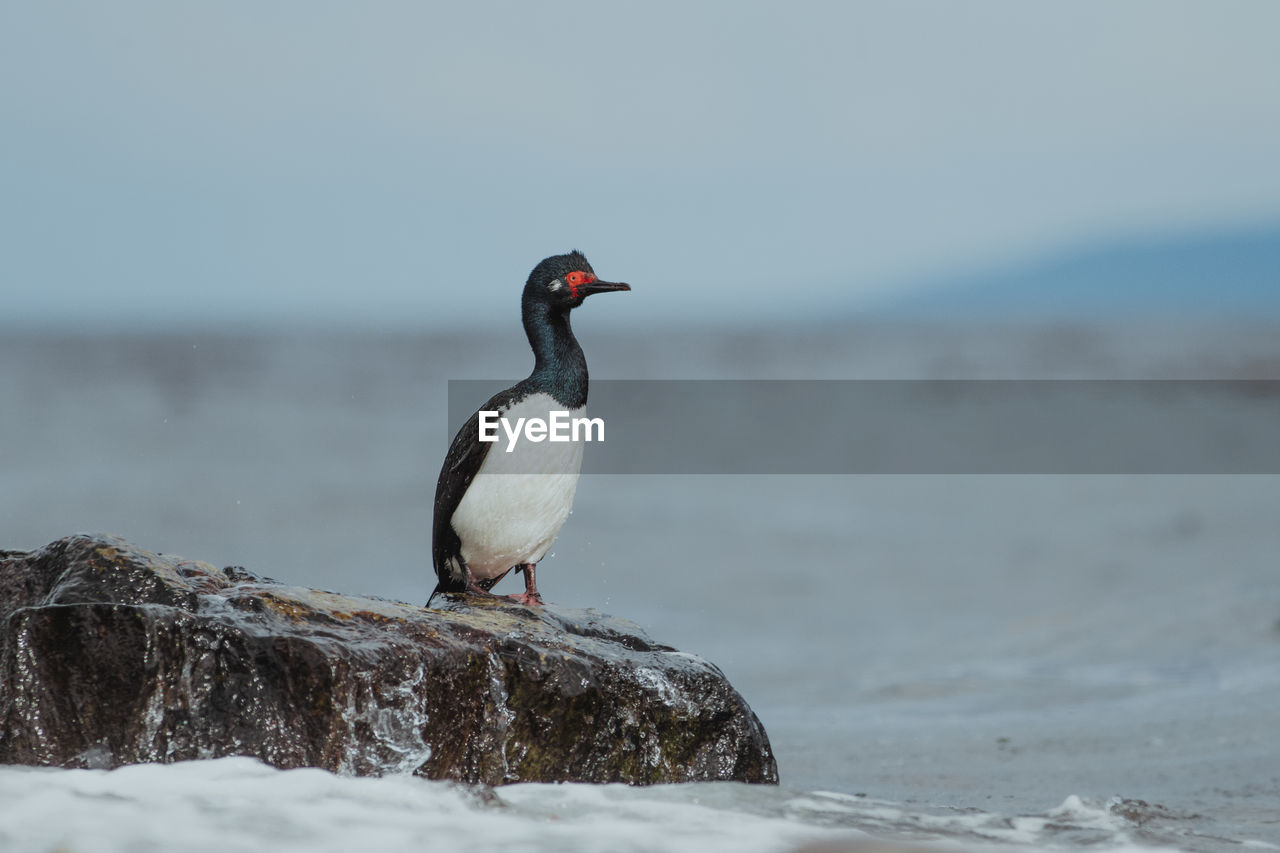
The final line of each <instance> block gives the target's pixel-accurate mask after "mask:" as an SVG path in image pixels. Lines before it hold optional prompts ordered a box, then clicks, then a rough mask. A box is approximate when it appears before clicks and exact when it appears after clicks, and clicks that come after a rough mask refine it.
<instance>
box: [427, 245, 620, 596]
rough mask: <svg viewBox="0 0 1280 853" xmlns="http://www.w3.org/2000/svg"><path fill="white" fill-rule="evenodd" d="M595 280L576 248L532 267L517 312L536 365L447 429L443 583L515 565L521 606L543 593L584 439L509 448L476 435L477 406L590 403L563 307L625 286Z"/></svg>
mask: <svg viewBox="0 0 1280 853" xmlns="http://www.w3.org/2000/svg"><path fill="white" fill-rule="evenodd" d="M630 289H631V286H630V285H628V284H624V283H622V282H611V281H601V280H600V279H599V278H597V277H596V274H595V270H593V269H592V268H591V264H590V263H588V261H587V259H586V257H585V256H584V255H583V254H582V253H581V252H580V251H578V250H576V249H575V250H573V251H571V252H569V253H567V254H564V255H553V256H551V257H549V258H546V259H544V260H542V261H541V262H539V263H538V265H537V266H535V267H534V268H533V271H532V272H530V273H529V278H528V281H526V282H525V286H524V292H523V294H522V296H521V300H520V309H521V319H522V321H523V324H524V331H525V334H526V335H527V336H528V338H529V346H530V347H532V348H533V355H534V365H533V372H532V373H530V374H529V376H528V377H527V378H526V379H524V380H522V381H520V382H518V383H516V384H515V385H513V386H512V387H510V388H508V389H506V390H505V391H502V392H500V393H498V394H495V395H494V396H493V397H491V398H490V399H489V401H488V402H486V403H485V404H484V405H483V406H481V407H480V409H478V410H477V411H476V412H475V413H474V414H472V415H471V417H470V418H469V419H468V420H467V422H466V423H465V424H464V425H463V427H462V429H460V430H458V434H457V435H455V436H454V438H453V443H452V444H450V446H449V452H448V454H447V455H446V456H445V460H444V464H443V465H442V466H441V468H440V478H439V480H437V482H436V498H435V517H434V523H433V525H432V535H431V557H432V564H433V566H434V568H435V572H436V577H437V579H438V583H437V584H436V588H435V590H434V591H433V592H432V593H431V597H430V598H429V599H428V600H427V606H428V607H430V606H431V602H432V601H434V600H435V597H436V596H437V595H439V594H441V593H471V594H473V595H480V596H486V597H491V598H492V597H496V596H494V595H493V594H492V593H490V592H489V590H490V589H492V588H493V586H494V584H496V583H497V582H498V581H500V580H502V578H504V577H505V576H506V575H507V574H508V573H509V572H511V571H512V570H513V569H517V570H519V571H520V572H521V573H522V574H523V575H524V592H523V593H521V594H518V595H512V596H508V598H510V599H514V600H515V601H517V602H518V603H520V604H523V605H526V606H539V605H541V604H542V603H543V601H542V596H541V594H540V593H539V592H538V585H537V581H536V578H535V575H534V571H535V569H536V567H537V564H538V562H539V561H540V560H541V559H542V558H543V556H545V555H546V553H547V550H548V549H549V548H550V547H551V543H552V542H553V541H554V540H555V538H556V535H557V534H558V533H559V532H560V528H561V526H563V524H564V522H565V519H567V518H568V517H569V513H570V511H571V510H572V508H573V496H574V492H575V491H576V490H577V486H578V472H579V471H580V470H581V467H582V451H583V443H582V441H570V442H551V441H541V442H536V443H535V442H532V441H524V442H517V443H514V445H513V447H512V450H511V452H507V451H506V450H505V449H503V448H500V447H498V446H496V443H495V442H489V441H481V440H480V413H481V412H497V413H498V417H502V418H506V419H507V420H508V422H509V423H516V422H517V420H516V419H517V418H520V417H525V418H533V417H537V418H543V419H547V418H548V416H549V413H550V412H552V411H562V412H568V414H569V416H570V417H581V416H582V415H583V414H584V412H585V408H586V404H587V385H588V381H587V359H586V356H585V355H584V354H583V352H582V347H581V346H579V344H578V341H577V339H576V338H575V337H574V336H573V330H572V329H571V328H570V326H569V312H571V311H572V310H573V309H575V308H577V307H579V306H580V305H582V303H583V301H584V300H585V299H586V298H587V297H588V296H590V295H592V294H595V293H608V292H610V291H621V290H630Z"/></svg>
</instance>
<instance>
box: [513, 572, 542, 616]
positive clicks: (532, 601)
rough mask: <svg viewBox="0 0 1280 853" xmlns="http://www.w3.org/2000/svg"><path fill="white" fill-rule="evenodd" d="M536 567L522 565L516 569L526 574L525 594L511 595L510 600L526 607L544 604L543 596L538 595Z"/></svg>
mask: <svg viewBox="0 0 1280 853" xmlns="http://www.w3.org/2000/svg"><path fill="white" fill-rule="evenodd" d="M536 567H537V564H536V563H521V564H520V565H519V566H517V567H516V568H518V569H519V570H520V571H522V572H524V592H523V593H522V594H520V595H509V596H507V597H508V598H510V599H511V600H513V601H518V602H520V603H521V604H523V605H525V606H526V607H533V606H535V605H541V604H542V596H541V595H540V594H539V593H538V583H537V581H536V580H534V577H533V571H534V569H535V568H536Z"/></svg>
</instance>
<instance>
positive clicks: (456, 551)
mask: <svg viewBox="0 0 1280 853" xmlns="http://www.w3.org/2000/svg"><path fill="white" fill-rule="evenodd" d="M523 386H524V383H523V382H522V383H520V384H519V385H516V386H514V387H512V388H508V389H507V390H505V391H502V392H501V393H498V394H495V395H493V396H492V397H490V398H489V402H487V403H485V404H484V405H483V406H481V407H480V408H479V409H478V410H477V411H476V412H475V413H474V414H472V415H471V417H470V418H468V419H467V422H466V423H465V424H463V425H462V429H460V430H458V434H457V435H455V436H454V437H453V444H451V445H449V453H448V455H446V456H445V458H444V465H443V466H441V468H440V479H439V480H437V481H436V506H435V522H434V524H433V525H432V528H431V562H432V565H433V566H434V567H435V570H436V577H437V578H439V583H437V584H436V589H435V592H433V593H432V596H434V595H435V594H436V592H465V591H466V589H467V579H466V577H465V576H464V575H463V574H462V556H461V552H462V542H461V540H460V539H458V534H457V532H456V531H455V530H454V529H453V525H452V524H451V523H450V522H451V521H452V519H453V513H454V511H456V510H457V509H458V504H459V503H461V502H462V496H463V495H464V494H466V493H467V488H468V487H470V485H471V481H472V480H474V479H475V478H476V474H478V473H479V472H480V466H481V465H483V464H484V460H485V457H486V456H488V455H489V448H490V447H492V446H493V442H487V441H480V440H479V436H480V412H482V411H489V412H492V411H501V412H506V410H507V409H508V408H509V407H510V406H511V402H512V401H513V400H515V399H518V398H519V397H521V396H522V395H523V393H524V387H523Z"/></svg>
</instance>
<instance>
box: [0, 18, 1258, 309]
mask: <svg viewBox="0 0 1280 853" xmlns="http://www.w3.org/2000/svg"><path fill="white" fill-rule="evenodd" d="M1277 33H1280V3H1275V2H1271V0H1256V2H1242V1H1241V0H1218V1H1217V2H1213V3H1205V2H1180V1H1179V0H1149V2H1137V0H1113V1H1112V2H1107V3H1026V2H1022V0H1009V1H1008V2H985V1H984V2H978V1H977V0H975V2H966V3H955V2H942V1H941V0H940V1H939V2H918V0H892V2H889V0H885V2H852V1H851V0H846V2H803V1H802V2H790V3H786V4H783V3H758V2H702V3H689V2H680V3H665V2H654V0H646V2H643V3H641V2H634V3H632V2H613V3H591V2H582V3H572V2H570V3H565V2H550V3H536V4H535V3H507V2H487V3H432V2H363V3H349V2H323V1H322V0H280V2H269V3H248V2H182V3H175V2H171V0H158V2H141V0H118V2H113V3H97V2H83V3H77V2H61V0H41V2H19V0H0V290H2V291H3V300H2V303H0V304H2V306H3V307H2V308H0V312H3V314H4V315H5V316H4V317H0V324H7V325H9V326H11V327H12V326H13V325H18V326H23V325H27V326H40V327H43V326H57V325H72V326H84V325H90V326H92V325H109V326H120V325H124V326H135V325H136V326H142V327H157V326H158V327H166V326H173V327H188V326H197V327H201V326H220V325H222V326H225V325H234V326H253V325H266V326H272V325H279V324H298V325H307V324H323V325H334V324H355V325H361V326H370V327H376V328H400V327H403V328H445V327H475V326H483V325H499V324H503V323H510V322H512V321H513V318H514V317H516V316H518V313H517V312H518V293H519V291H520V288H521V287H522V286H523V283H524V279H525V277H526V276H527V275H528V272H529V270H530V269H531V268H532V267H533V265H534V264H535V263H536V262H537V261H538V260H540V259H541V258H543V257H545V256H546V255H549V254H555V253H559V252H563V251H568V250H569V249H570V248H580V249H582V250H583V251H584V252H586V254H587V256H588V257H589V258H591V260H592V262H593V264H594V265H595V268H596V272H597V273H598V274H600V275H601V277H603V278H606V279H613V280H623V281H628V282H630V283H631V284H632V285H633V287H634V290H633V292H632V293H631V294H628V295H627V296H626V297H612V299H613V300H614V301H613V302H612V303H610V304H609V305H608V306H607V307H606V306H605V305H594V307H593V308H588V309H586V310H590V311H592V313H593V314H595V315H596V318H593V320H592V322H601V323H604V324H613V325H616V326H621V327H629V326H634V325H638V324H644V323H653V324H661V323H673V324H674V323H685V324H692V325H696V324H698V323H706V322H715V323H725V324H735V325H741V326H751V325H754V324H761V323H767V322H770V321H771V320H773V319H775V318H780V317H781V318H795V319H811V318H817V317H824V316H830V314H831V312H833V311H836V312H838V311H843V310H847V309H848V308H849V307H850V306H856V305H858V304H860V303H861V302H863V301H870V300H875V299H882V298H884V296H885V295H886V294H892V293H894V292H897V291H902V290H905V289H909V288H911V287H913V286H918V285H919V283H920V282H923V281H930V282H934V281H937V280H939V279H945V278H946V277H947V275H948V274H950V273H952V272H955V273H968V272H970V271H971V270H973V269H980V268H983V267H984V266H987V265H999V264H1005V263H1011V262H1016V261H1018V260H1019V259H1027V258H1033V257H1036V256H1038V255H1039V254H1041V253H1045V252H1056V251H1061V250H1063V249H1064V248H1067V249H1069V248H1070V247H1073V246H1088V245H1091V244H1093V243H1095V242H1097V241H1105V240H1112V239H1115V238H1116V237H1117V236H1119V237H1124V236H1127V235H1137V236H1142V235H1149V234H1159V233H1164V232H1170V231H1173V232H1176V231H1179V230H1191V231H1194V230H1196V229H1201V228H1221V227H1228V228H1229V227H1234V226H1236V225H1240V226H1250V225H1254V224H1256V223H1260V222H1262V223H1266V222H1272V223H1275V222H1280V168H1277V167H1276V163H1277V152H1280V50H1276V47H1275V43H1276V34H1277ZM624 298H625V300H627V301H626V304H625V306H624V305H623V303H622V299H624ZM600 301H601V302H603V301H604V300H600ZM593 304H594V303H593ZM597 318H598V319H597Z"/></svg>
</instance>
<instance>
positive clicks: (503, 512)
mask: <svg viewBox="0 0 1280 853" xmlns="http://www.w3.org/2000/svg"><path fill="white" fill-rule="evenodd" d="M553 410H556V411H565V409H564V407H563V406H561V405H560V404H559V403H557V402H556V401H555V398H553V397H551V396H550V395H548V394H532V395H530V396H529V397H527V398H525V399H524V400H522V401H521V402H519V403H517V404H516V405H514V406H512V407H511V408H510V409H509V410H506V411H504V412H503V413H502V417H504V418H506V419H507V420H508V422H509V423H511V424H512V426H514V425H515V423H516V419H517V418H542V419H543V420H549V418H550V413H551V412H552V411H553ZM584 412H585V409H583V408H579V409H573V410H570V412H569V417H570V418H574V417H582V416H583V414H584ZM498 438H499V440H498V441H497V442H495V443H494V444H493V446H492V447H490V448H489V453H488V455H487V456H486V457H485V460H484V464H483V465H481V466H480V472H479V473H478V474H476V477H475V479H474V480H472V481H471V486H470V488H468V489H467V493H466V494H465V495H463V497H462V501H461V503H459V504H458V508H457V509H456V510H454V513H453V518H452V519H451V523H452V524H453V529H454V530H455V531H456V532H457V534H458V538H459V539H460V540H461V541H462V559H464V560H466V562H467V565H468V566H469V567H470V568H471V572H472V574H473V575H474V576H475V577H476V578H478V579H484V578H491V577H494V576H496V575H500V574H502V573H503V572H505V571H506V570H507V569H510V568H511V567H512V566H515V565H518V564H520V563H536V562H538V561H539V560H541V559H542V557H543V556H544V555H545V554H546V553H547V549H548V548H550V547H551V543H552V542H553V541H555V538H556V534H557V533H559V532H560V527H561V526H562V525H563V524H564V522H565V519H566V518H568V517H569V510H571V509H572V508H573V495H574V492H576V491H577V488H578V472H579V471H580V470H581V468H582V449H583V444H582V442H581V441H566V442H553V441H550V440H544V441H540V442H532V441H529V440H527V439H526V438H525V437H524V436H523V435H521V437H520V439H519V441H518V442H517V443H516V445H515V448H514V449H513V450H512V451H511V452H510V453H508V452H506V447H507V443H508V440H507V435H506V433H505V432H504V431H503V430H502V429H501V427H499V436H498Z"/></svg>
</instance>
